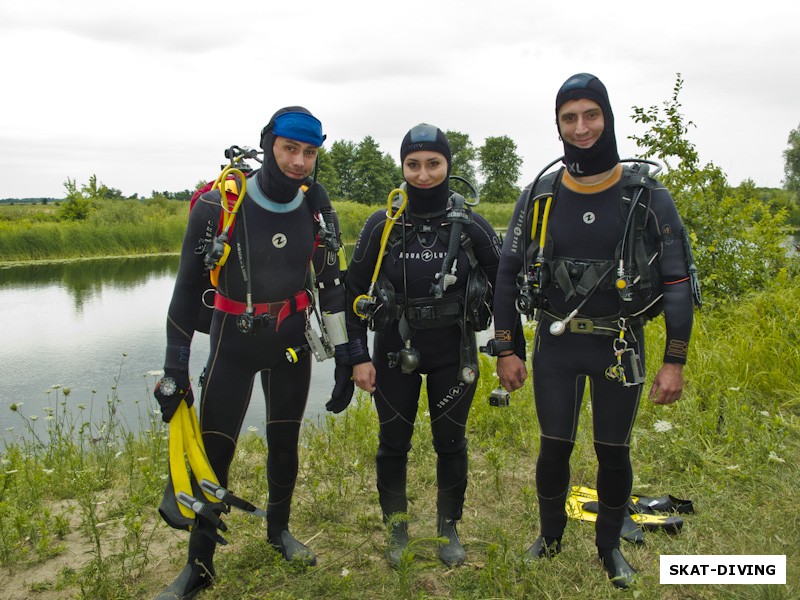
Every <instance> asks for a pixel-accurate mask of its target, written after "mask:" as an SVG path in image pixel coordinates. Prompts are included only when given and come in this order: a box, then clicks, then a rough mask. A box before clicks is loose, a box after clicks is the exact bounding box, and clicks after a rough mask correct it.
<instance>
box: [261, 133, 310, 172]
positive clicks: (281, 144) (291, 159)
mask: <svg viewBox="0 0 800 600" xmlns="http://www.w3.org/2000/svg"><path fill="white" fill-rule="evenodd" d="M317 151H318V148H317V147H316V146H312V145H311V144H306V143H305V142H298V141H297V140H292V139H289V138H285V137H281V136H277V137H276V138H275V143H273V144H272V154H273V156H275V164H277V165H278V168H279V169H280V170H281V172H282V173H283V174H284V175H286V176H287V177H291V178H292V179H297V180H302V179H305V178H306V177H308V176H309V175H310V174H311V172H312V171H313V170H314V162H315V161H316V160H317Z"/></svg>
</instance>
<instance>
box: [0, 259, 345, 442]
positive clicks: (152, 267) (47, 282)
mask: <svg viewBox="0 0 800 600" xmlns="http://www.w3.org/2000/svg"><path fill="white" fill-rule="evenodd" d="M177 265H178V257H177V256H160V257H143V258H135V259H107V260H91V261H79V262H74V263H58V264H47V265H29V266H25V267H18V268H9V269H0V315H2V317H1V318H2V331H3V338H4V340H3V341H4V343H3V344H1V345H0V364H2V365H3V385H2V387H1V388H0V437H2V439H4V440H9V439H11V438H12V437H15V436H17V435H20V434H22V433H23V430H24V423H23V422H22V420H21V419H20V417H19V415H16V414H14V413H13V412H12V411H11V410H10V409H9V407H10V406H11V404H12V403H23V408H22V412H23V413H24V414H25V415H36V416H37V417H39V420H38V421H37V422H36V427H37V431H39V432H40V434H41V433H42V432H44V431H45V428H46V426H47V425H46V422H45V411H46V409H47V407H48V406H50V405H51V404H52V402H53V401H54V399H55V398H56V397H57V396H59V394H61V391H60V390H61V389H63V388H59V389H58V390H54V389H53V386H56V385H58V386H63V387H66V388H69V389H70V394H69V396H68V398H67V399H66V406H67V408H72V409H73V410H74V411H76V412H77V410H79V409H78V408H77V407H78V405H85V406H86V407H87V408H86V410H87V414H88V411H89V410H90V409H91V410H92V411H93V414H94V415H95V416H99V415H102V414H103V412H105V411H106V410H107V403H108V401H109V400H110V399H112V398H115V397H118V398H119V400H120V402H119V405H118V415H119V418H120V419H121V420H122V421H123V422H124V425H125V426H126V428H128V429H131V430H137V429H138V428H139V427H141V426H142V425H145V426H147V424H148V423H149V418H150V416H151V414H152V412H153V410H155V408H156V403H155V400H154V399H153V398H152V395H151V394H150V390H151V389H152V387H153V384H154V383H155V380H156V376H155V375H153V374H152V372H153V371H158V370H160V369H161V367H162V365H163V361H164V348H165V320H166V314H167V307H168V305H169V300H170V297H171V295H172V288H173V285H174V278H175V273H176V272H177ZM207 356H208V336H207V335H204V334H199V333H198V334H196V335H195V338H194V340H193V342H192V355H191V361H190V373H191V375H192V377H193V378H197V377H198V376H199V375H200V373H201V372H202V369H203V366H204V365H205V361H206V359H207ZM333 366H334V365H333V361H332V360H329V361H326V362H324V363H314V366H313V378H312V382H311V393H310V397H309V404H308V409H307V411H306V417H307V418H312V419H316V418H317V417H318V416H320V415H322V414H324V413H325V410H324V404H325V402H326V401H327V399H328V396H329V394H330V389H331V387H332V383H333ZM195 391H197V390H196V389H195ZM61 400H62V401H63V400H64V398H63V397H61ZM265 412H266V411H265V408H264V395H263V392H262V391H261V389H260V386H255V390H254V393H253V397H252V401H251V405H250V409H249V411H248V414H247V417H246V420H245V427H255V428H257V429H258V430H259V431H263V430H264V420H265ZM76 418H77V417H76ZM93 422H94V421H93ZM9 428H14V431H9Z"/></svg>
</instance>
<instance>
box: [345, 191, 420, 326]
mask: <svg viewBox="0 0 800 600" xmlns="http://www.w3.org/2000/svg"><path fill="white" fill-rule="evenodd" d="M395 196H400V197H401V198H402V199H403V201H402V202H401V203H400V206H399V207H397V210H396V211H395V212H392V209H393V207H392V200H394V198H395ZM386 205H387V206H386V222H385V223H384V224H383V232H382V233H381V245H380V249H379V250H378V258H377V259H376V260H375V269H374V270H373V271H372V280H371V281H370V284H369V290H367V293H366V294H361V295H360V296H357V297H356V299H355V300H354V301H353V312H354V313H355V314H356V315H357V316H359V317H361V318H362V319H365V318H366V317H367V315H363V314H361V313H359V312H358V310H356V305H357V304H358V301H359V300H361V299H362V298H367V299H369V298H371V297H372V292H373V290H374V289H375V282H376V281H377V280H378V275H379V274H380V272H381V265H382V264H383V254H384V252H385V251H386V244H387V243H388V242H389V235H390V234H391V233H392V228H393V227H394V224H395V223H396V222H397V219H399V218H400V215H401V214H403V211H404V210H405V209H406V206H407V205H408V194H406V191H405V190H404V189H402V188H395V189H393V190H392V191H391V192H389V197H388V198H387V200H386Z"/></svg>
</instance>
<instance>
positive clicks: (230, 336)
mask: <svg viewBox="0 0 800 600" xmlns="http://www.w3.org/2000/svg"><path fill="white" fill-rule="evenodd" d="M262 175H263V174H262ZM260 190H261V188H260V187H258V185H257V183H256V177H255V174H254V175H253V176H251V177H249V178H248V181H247V191H248V193H247V196H246V197H245V199H244V201H243V203H242V206H241V209H240V211H239V214H238V216H237V218H236V222H235V225H234V228H233V235H232V237H231V241H230V245H231V252H230V255H229V257H228V259H227V263H226V264H225V266H224V267H222V269H221V271H220V277H219V287H218V290H217V291H218V293H219V294H222V295H223V296H225V297H227V298H229V299H232V300H235V301H238V302H245V300H246V294H247V285H246V283H245V282H246V278H249V279H250V281H251V286H252V299H253V302H254V303H273V302H279V301H282V300H287V299H291V298H293V297H294V296H295V295H296V294H297V293H298V292H301V291H302V290H306V289H307V288H308V285H309V280H308V274H309V267H310V265H311V264H313V268H314V271H315V273H316V278H317V282H318V283H322V284H323V285H321V286H320V292H319V301H320V309H321V310H323V311H330V312H332V313H337V312H342V311H344V302H345V291H344V286H343V285H338V283H339V279H340V276H341V274H340V271H339V263H338V259H337V256H336V255H335V254H332V253H330V252H328V251H326V249H325V247H324V246H322V245H320V246H317V244H316V242H315V238H316V235H317V230H318V228H317V224H316V221H315V216H314V212H313V211H312V209H311V208H310V207H309V206H308V201H307V199H306V198H302V197H300V198H296V199H295V200H294V201H292V202H288V203H277V202H271V201H269V200H266V199H265V198H264V196H263V192H261V191H260ZM254 198H258V199H259V202H260V203H259V202H257V201H256V200H254ZM219 223H220V196H219V192H217V191H212V192H208V193H206V194H204V195H203V196H202V197H201V198H200V199H199V200H198V202H197V204H196V205H195V206H194V207H193V209H192V211H191V214H190V217H189V223H188V226H187V229H186V235H185V237H184V240H183V247H182V251H181V261H180V267H179V269H178V276H177V279H176V282H175V291H174V293H173V297H172V301H171V303H170V307H169V313H168V319H167V357H166V362H165V368H173V369H184V370H188V360H189V348H190V344H191V340H192V334H193V332H194V330H195V327H196V325H197V319H198V312H199V311H198V308H199V305H200V299H201V296H202V295H203V293H204V292H205V291H206V290H207V289H208V288H209V287H210V286H209V283H208V276H207V274H206V273H205V267H204V264H203V258H204V257H203V254H202V252H201V253H197V252H196V251H195V249H196V248H197V247H198V242H199V240H201V239H208V238H209V237H213V236H214V235H215V234H216V232H217V229H218V227H219ZM336 227H337V237H338V223H336ZM212 298H213V293H208V294H207V295H206V296H205V299H206V301H208V302H210V301H211V300H212ZM287 312H289V313H290V314H289V315H288V316H287V317H286V318H285V319H283V321H282V322H280V324H279V327H278V320H277V318H270V319H269V321H268V322H267V323H266V324H265V325H264V326H262V327H259V328H257V330H256V331H255V333H254V334H246V333H242V332H241V331H240V330H239V329H238V328H237V325H236V315H234V314H231V313H227V312H222V311H221V310H214V314H213V319H212V323H211V331H210V343H211V351H210V354H209V358H208V364H207V366H206V370H205V382H204V385H203V389H202V396H201V403H200V425H201V429H202V431H203V442H204V444H205V448H206V452H207V453H208V458H209V461H210V463H211V466H212V467H213V468H214V471H215V472H216V475H217V477H218V478H219V481H220V483H221V484H222V485H223V486H226V485H227V483H228V468H229V466H230V463H231V460H232V459H233V454H234V450H235V447H236V442H237V439H238V436H239V432H240V429H241V426H242V421H243V419H244V416H245V412H246V411H247V407H248V405H249V403H250V396H251V392H252V389H253V383H254V378H255V376H256V374H258V373H259V372H260V373H261V384H262V386H263V388H264V396H265V398H266V404H267V431H266V436H267V446H268V457H267V479H268V483H269V504H268V507H267V521H268V526H269V528H270V530H273V529H274V530H276V531H280V530H282V529H286V528H287V525H288V521H289V512H290V508H291V499H292V493H293V491H294V486H295V481H296V478H297V470H298V453H297V442H298V437H299V431H300V424H301V421H302V418H303V413H304V411H305V407H306V401H307V395H308V389H309V382H310V378H311V356H310V355H305V356H303V357H302V358H300V360H299V361H298V362H297V363H296V364H291V363H289V362H288V361H287V359H286V356H285V351H286V348H288V347H295V346H300V345H301V344H304V343H305V338H304V336H303V331H304V329H305V322H306V317H305V312H304V311H302V310H299V311H296V312H293V311H292V310H291V308H290V309H288V311H287ZM190 553H191V552H190Z"/></svg>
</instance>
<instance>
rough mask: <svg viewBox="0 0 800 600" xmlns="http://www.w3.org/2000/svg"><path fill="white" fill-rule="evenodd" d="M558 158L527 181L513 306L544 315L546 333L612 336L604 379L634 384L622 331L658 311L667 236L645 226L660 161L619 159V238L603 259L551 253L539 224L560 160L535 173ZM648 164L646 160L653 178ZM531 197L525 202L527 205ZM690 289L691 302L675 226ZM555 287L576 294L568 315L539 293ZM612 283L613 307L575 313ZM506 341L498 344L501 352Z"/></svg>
mask: <svg viewBox="0 0 800 600" xmlns="http://www.w3.org/2000/svg"><path fill="white" fill-rule="evenodd" d="M561 160H562V159H561V158H559V159H556V160H555V161H553V162H551V163H550V164H549V165H547V166H546V167H545V168H544V169H543V170H542V171H541V172H540V173H539V175H538V176H537V178H536V179H535V180H534V182H533V183H532V184H531V185H530V186H528V188H527V189H528V195H527V198H526V200H525V206H524V215H525V218H526V220H525V223H527V215H528V214H530V211H531V210H532V213H533V214H532V219H531V230H530V244H528V246H527V248H526V250H525V255H524V260H523V268H522V271H521V272H520V273H519V275H518V277H517V286H518V289H519V294H518V296H517V300H516V308H517V310H518V311H519V312H520V313H521V314H524V315H526V316H528V317H533V318H535V319H536V320H537V321H538V320H539V319H540V318H541V315H542V313H544V315H545V316H546V317H547V320H549V321H551V324H550V333H551V334H552V335H561V334H563V333H564V332H565V331H566V330H567V327H569V331H570V332H572V333H586V334H594V335H605V336H610V337H613V338H614V342H613V345H614V352H615V355H616V357H617V364H615V365H612V366H611V367H609V369H608V370H607V372H606V376H607V377H609V379H617V380H619V381H621V382H622V383H623V385H636V384H638V383H641V382H642V381H643V373H642V372H641V364H640V362H639V357H638V356H637V355H636V353H635V351H634V350H633V348H630V347H628V345H627V341H626V340H625V332H626V331H627V330H628V329H629V328H630V327H632V326H635V325H641V324H644V323H645V322H646V321H648V320H649V319H652V318H654V317H656V316H657V315H659V314H661V312H663V289H662V288H663V285H664V282H663V278H662V274H661V268H660V263H659V247H660V243H663V242H666V241H668V240H667V238H666V237H665V236H664V235H662V236H657V237H654V236H653V235H652V234H651V233H650V232H649V231H648V228H647V224H648V219H649V216H650V202H651V197H652V191H653V190H654V189H655V187H656V181H655V179H653V177H654V176H655V175H656V174H657V173H658V172H659V171H660V170H661V165H659V164H658V163H656V162H654V161H648V160H636V161H631V160H625V161H621V162H623V163H628V162H633V163H634V164H633V165H632V166H629V165H627V164H623V171H622V178H621V187H622V194H621V199H620V202H621V211H622V214H623V215H624V216H625V229H624V233H623V237H622V240H621V241H620V242H619V244H618V245H617V248H616V251H615V258H614V260H613V261H610V260H587V259H578V258H570V257H563V256H554V254H553V242H552V239H551V238H550V237H549V235H548V232H547V224H548V220H549V218H550V212H551V209H552V205H553V203H554V202H555V201H556V199H557V195H558V190H559V188H560V185H561V179H562V176H563V173H564V167H561V168H560V169H558V170H557V171H553V172H550V173H547V174H546V175H543V174H544V173H545V172H547V171H548V170H549V169H550V168H551V167H552V166H553V165H555V164H556V163H558V162H560V161H561ZM648 165H654V166H655V167H656V170H655V171H654V173H653V177H651V176H650V175H649V173H648V172H649V167H648ZM531 203H533V206H532V207H531ZM681 236H682V242H683V246H684V251H685V256H686V260H687V268H688V272H689V280H690V282H691V287H692V295H693V299H694V302H695V304H696V305H698V306H699V305H700V304H701V297H700V287H699V283H698V280H697V268H696V267H695V265H694V258H693V256H692V251H691V245H690V242H689V237H688V234H687V232H686V229H685V228H684V229H683V230H682V232H681ZM551 285H553V286H555V287H557V288H558V289H560V290H561V291H562V292H563V293H564V298H565V300H571V299H573V298H581V301H580V303H579V304H578V306H577V308H575V309H574V310H573V311H572V312H570V313H569V314H568V315H562V314H557V313H555V312H554V311H553V310H552V308H551V307H550V306H549V303H548V302H547V299H546V294H545V292H546V290H547V289H548V287H549V286H551ZM612 288H614V289H616V290H617V292H618V295H619V312H618V313H617V314H616V315H609V316H606V317H603V318H599V319H598V318H592V319H589V318H581V317H579V316H578V315H579V312H580V310H581V309H582V308H583V306H585V305H586V303H587V302H588V300H589V298H590V297H591V296H592V294H593V293H594V292H595V291H596V290H598V289H612ZM505 349H506V348H498V349H496V351H497V352H502V351H504V350H505Z"/></svg>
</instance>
